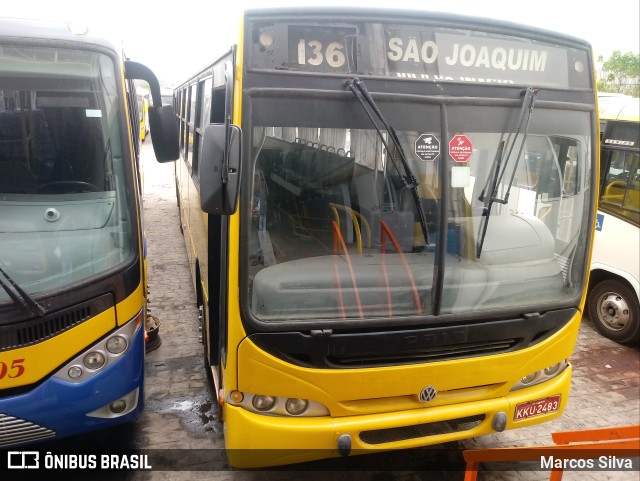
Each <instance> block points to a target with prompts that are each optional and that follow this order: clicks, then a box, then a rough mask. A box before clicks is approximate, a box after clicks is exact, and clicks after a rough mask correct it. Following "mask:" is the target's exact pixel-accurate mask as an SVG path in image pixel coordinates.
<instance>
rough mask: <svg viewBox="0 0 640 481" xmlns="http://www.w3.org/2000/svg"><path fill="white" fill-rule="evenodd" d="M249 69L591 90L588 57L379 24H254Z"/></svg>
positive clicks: (506, 40)
mask: <svg viewBox="0 0 640 481" xmlns="http://www.w3.org/2000/svg"><path fill="white" fill-rule="evenodd" d="M251 38H252V39H253V48H251V55H250V58H249V64H250V68H252V69H258V70H264V69H267V70H287V71H300V72H315V73H334V74H340V75H361V76H367V75H374V76H384V77H393V78H398V79H415V80H429V81H437V82H472V83H495V84H525V85H535V86H553V87H565V88H566V87H580V88H585V87H591V85H589V82H590V81H589V68H590V67H589V62H588V57H587V54H588V52H587V50H586V49H585V50H579V49H573V48H568V47H563V46H559V45H555V44H552V43H545V42H540V41H537V40H535V41H534V40H531V39H527V38H524V37H523V38H518V37H514V36H513V35H501V34H498V33H488V32H480V31H473V30H463V29H455V30H454V29H447V28H444V27H433V26H424V27H417V26H415V25H410V26H409V25H398V24H381V23H366V22H365V23H357V24H353V25H347V24H344V23H340V24H339V26H338V24H333V25H331V24H326V25H325V24H320V23H311V24H309V25H301V24H299V23H296V24H292V25H288V24H286V23H284V22H283V23H267V24H265V23H264V22H260V23H258V22H256V24H255V25H254V26H253V31H252V35H251Z"/></svg>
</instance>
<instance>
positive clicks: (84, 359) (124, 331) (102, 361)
mask: <svg viewBox="0 0 640 481" xmlns="http://www.w3.org/2000/svg"><path fill="white" fill-rule="evenodd" d="M141 319H142V311H141V313H140V314H138V315H137V316H136V317H135V318H134V319H132V320H131V321H129V322H128V323H126V324H125V325H124V326H122V327H121V328H119V329H117V330H116V331H115V332H113V333H112V334H111V335H109V336H108V337H107V338H105V339H102V340H101V341H98V342H96V343H95V344H94V345H93V346H91V347H89V349H88V350H87V351H86V352H85V353H83V354H80V355H79V356H77V357H76V358H75V359H73V360H71V361H70V362H68V363H67V364H66V365H65V366H63V367H62V368H61V369H60V370H58V372H57V373H56V374H55V377H57V378H60V379H64V380H65V381H69V382H73V383H78V382H82V381H85V380H87V379H89V378H90V377H92V376H95V375H96V374H97V373H99V372H100V371H102V370H103V369H105V368H106V367H107V366H109V365H110V364H112V363H113V362H115V361H117V360H118V359H119V358H120V357H122V356H123V355H124V354H125V353H126V352H127V351H128V350H129V347H130V346H131V340H132V339H133V336H134V334H135V332H136V329H139V328H141V325H142V323H141ZM118 408H119V407H118V406H116V410H117V409H118Z"/></svg>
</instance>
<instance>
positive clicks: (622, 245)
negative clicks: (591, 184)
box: [587, 94, 640, 344]
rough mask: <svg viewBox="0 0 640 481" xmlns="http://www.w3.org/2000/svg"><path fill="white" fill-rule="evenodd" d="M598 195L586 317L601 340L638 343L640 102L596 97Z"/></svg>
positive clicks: (639, 288)
mask: <svg viewBox="0 0 640 481" xmlns="http://www.w3.org/2000/svg"><path fill="white" fill-rule="evenodd" d="M598 103H599V112H600V130H601V134H600V135H601V149H602V150H601V155H600V197H599V203H598V214H597V223H596V232H595V238H594V245H593V257H592V259H591V281H590V290H589V297H588V308H587V312H588V316H589V318H590V319H591V321H592V322H593V324H594V326H595V328H596V329H597V330H598V331H599V332H600V333H601V334H602V335H604V336H605V337H608V338H609V339H613V340H614V341H617V342H619V343H624V344H628V343H633V342H637V341H638V340H639V339H640V307H639V306H640V304H639V302H638V298H639V292H640V274H639V271H640V259H639V255H640V254H639V253H640V229H639V227H640V124H639V122H638V120H639V116H638V111H639V106H640V99H638V98H632V97H627V96H621V95H611V94H601V95H600V96H599V99H598Z"/></svg>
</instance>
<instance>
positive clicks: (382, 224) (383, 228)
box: [380, 220, 422, 314]
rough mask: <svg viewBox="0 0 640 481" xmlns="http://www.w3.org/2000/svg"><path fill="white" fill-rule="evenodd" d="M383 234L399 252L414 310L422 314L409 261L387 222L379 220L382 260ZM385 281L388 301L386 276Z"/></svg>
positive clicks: (384, 250) (383, 251)
mask: <svg viewBox="0 0 640 481" xmlns="http://www.w3.org/2000/svg"><path fill="white" fill-rule="evenodd" d="M385 234H386V235H387V236H388V237H389V239H391V243H392V244H393V247H395V249H396V251H397V252H398V254H400V259H401V260H402V266H403V267H404V270H405V272H406V273H407V277H408V278H409V282H410V283H411V289H412V290H413V301H414V303H415V305H416V311H417V312H418V314H422V305H421V303H420V295H419V294H418V287H417V286H416V282H415V279H414V278H413V272H411V268H410V267H409V263H408V262H407V259H406V257H405V255H404V252H403V251H402V247H400V244H399V243H398V240H397V239H396V237H395V236H394V235H393V233H392V232H391V229H390V228H389V226H388V225H387V223H386V222H385V221H383V220H381V221H380V251H381V253H382V255H383V256H382V258H383V260H384V254H385V252H386V250H387V246H386V238H385ZM383 266H385V264H384V262H383ZM384 269H385V277H386V267H385V268H384ZM385 282H386V285H387V300H388V302H389V303H390V302H391V299H390V296H391V294H390V290H389V279H388V278H386V279H385ZM390 308H391V307H390Z"/></svg>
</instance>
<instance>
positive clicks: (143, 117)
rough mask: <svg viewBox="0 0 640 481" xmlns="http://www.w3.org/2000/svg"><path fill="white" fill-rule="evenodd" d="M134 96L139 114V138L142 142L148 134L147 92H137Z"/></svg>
mask: <svg viewBox="0 0 640 481" xmlns="http://www.w3.org/2000/svg"><path fill="white" fill-rule="evenodd" d="M136 96H137V103H138V115H139V116H140V140H141V141H142V142H144V141H145V140H147V135H149V94H148V93H145V92H138V93H137V95H136Z"/></svg>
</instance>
